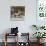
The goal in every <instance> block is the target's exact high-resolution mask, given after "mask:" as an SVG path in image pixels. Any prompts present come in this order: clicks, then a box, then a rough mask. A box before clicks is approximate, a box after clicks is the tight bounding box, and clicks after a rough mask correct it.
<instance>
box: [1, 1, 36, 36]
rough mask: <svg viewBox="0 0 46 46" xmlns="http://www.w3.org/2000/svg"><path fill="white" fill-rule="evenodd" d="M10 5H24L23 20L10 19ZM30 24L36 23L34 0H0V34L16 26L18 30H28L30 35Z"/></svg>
mask: <svg viewBox="0 0 46 46" xmlns="http://www.w3.org/2000/svg"><path fill="white" fill-rule="evenodd" d="M10 6H25V18H24V21H11V20H10ZM32 24H36V0H0V34H3V33H5V32H10V30H9V28H11V27H16V26H18V27H19V32H30V36H32V32H33V31H32V29H31V27H30V26H31V25H32Z"/></svg>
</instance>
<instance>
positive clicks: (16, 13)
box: [10, 6, 25, 21]
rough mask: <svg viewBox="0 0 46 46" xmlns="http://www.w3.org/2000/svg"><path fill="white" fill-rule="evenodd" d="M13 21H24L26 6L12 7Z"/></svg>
mask: <svg viewBox="0 0 46 46" xmlns="http://www.w3.org/2000/svg"><path fill="white" fill-rule="evenodd" d="M10 13H11V16H10V17H11V20H16V21H22V20H24V16H25V6H11V11H10Z"/></svg>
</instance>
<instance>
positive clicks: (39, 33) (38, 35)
mask: <svg viewBox="0 0 46 46" xmlns="http://www.w3.org/2000/svg"><path fill="white" fill-rule="evenodd" d="M45 34H46V33H45V32H35V33H34V34H33V35H34V36H35V37H36V38H37V41H38V42H39V43H40V40H41V39H42V38H43V37H44V36H46V35H45ZM44 38H45V37H44Z"/></svg>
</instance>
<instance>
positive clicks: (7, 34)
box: [5, 33, 18, 46]
mask: <svg viewBox="0 0 46 46" xmlns="http://www.w3.org/2000/svg"><path fill="white" fill-rule="evenodd" d="M7 36H9V37H10V36H17V41H16V43H17V44H16V45H15V46H18V33H17V34H9V33H6V34H5V46H7V45H8V42H7V38H8V37H7ZM15 39H16V38H15Z"/></svg>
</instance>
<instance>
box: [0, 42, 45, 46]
mask: <svg viewBox="0 0 46 46" xmlns="http://www.w3.org/2000/svg"><path fill="white" fill-rule="evenodd" d="M0 46H5V45H4V43H3V42H2V43H1V42H0ZM7 46H16V45H15V43H12V42H11V43H8V45H7ZM21 46H23V45H21ZM24 46H25V45H24ZM30 46H37V43H34V42H32V43H30ZM41 46H46V43H44V44H43V45H41Z"/></svg>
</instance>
